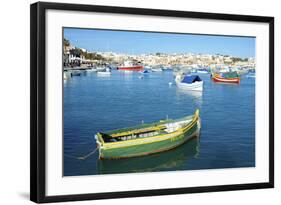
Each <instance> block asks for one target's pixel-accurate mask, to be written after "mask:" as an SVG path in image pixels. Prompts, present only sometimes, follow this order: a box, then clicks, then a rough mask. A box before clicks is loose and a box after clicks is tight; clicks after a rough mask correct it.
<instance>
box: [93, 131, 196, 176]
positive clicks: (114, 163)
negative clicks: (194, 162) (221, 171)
mask: <svg viewBox="0 0 281 205" xmlns="http://www.w3.org/2000/svg"><path fill="white" fill-rule="evenodd" d="M198 155H199V137H195V138H193V139H191V140H189V141H188V142H186V143H185V144H183V145H181V146H179V147H177V148H175V149H173V150H170V151H167V152H162V153H158V154H154V155H149V156H145V157H138V158H129V159H120V160H98V162H97V172H98V173H99V174H113V173H128V172H152V171H169V170H183V167H187V166H188V162H189V160H190V159H192V158H197V157H198ZM184 165H185V166H184Z"/></svg>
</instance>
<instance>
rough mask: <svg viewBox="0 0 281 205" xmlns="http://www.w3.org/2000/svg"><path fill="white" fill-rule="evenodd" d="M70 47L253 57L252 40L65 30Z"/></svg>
mask: <svg viewBox="0 0 281 205" xmlns="http://www.w3.org/2000/svg"><path fill="white" fill-rule="evenodd" d="M64 37H65V38H67V39H68V40H70V42H71V44H72V45H74V46H77V47H80V48H85V49H87V50H89V51H96V52H105V51H112V52H116V53H126V54H149V53H156V52H162V53H204V54H217V53H219V54H223V55H232V56H236V57H241V58H248V57H255V38H253V37H230V36H210V35H191V34H167V33H151V32H132V31H112V30H96V29H72V28H65V29H64Z"/></svg>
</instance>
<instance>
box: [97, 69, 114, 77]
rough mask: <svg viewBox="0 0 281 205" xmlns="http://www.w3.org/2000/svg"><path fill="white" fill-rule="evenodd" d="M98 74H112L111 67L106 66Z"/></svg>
mask: <svg viewBox="0 0 281 205" xmlns="http://www.w3.org/2000/svg"><path fill="white" fill-rule="evenodd" d="M97 74H98V75H100V76H110V75H111V71H110V69H109V68H106V69H105V70H102V71H98V72H97Z"/></svg>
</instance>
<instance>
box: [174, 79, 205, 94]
mask: <svg viewBox="0 0 281 205" xmlns="http://www.w3.org/2000/svg"><path fill="white" fill-rule="evenodd" d="M175 81H176V84H177V86H178V87H179V88H181V89H185V90H194V91H202V90H203V81H202V80H201V78H200V77H199V76H198V75H177V76H176V79H175Z"/></svg>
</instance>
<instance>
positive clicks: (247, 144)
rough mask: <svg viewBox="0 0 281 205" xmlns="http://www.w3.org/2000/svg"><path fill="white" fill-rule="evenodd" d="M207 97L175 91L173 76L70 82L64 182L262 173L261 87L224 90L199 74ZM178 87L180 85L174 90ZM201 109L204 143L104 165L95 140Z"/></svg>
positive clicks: (116, 75) (90, 77) (251, 82)
mask: <svg viewBox="0 0 281 205" xmlns="http://www.w3.org/2000/svg"><path fill="white" fill-rule="evenodd" d="M199 75H200V77H201V78H202V79H203V80H204V90H203V92H202V93H201V94H200V92H187V91H183V90H180V89H179V88H177V87H176V85H175V83H174V77H173V74H172V72H171V71H164V72H161V73H149V74H147V75H144V78H143V79H140V78H139V76H141V74H139V73H136V72H134V73H124V72H119V71H113V72H112V75H111V76H110V77H108V76H107V77H106V76H104V77H101V76H98V75H97V74H96V73H94V72H93V73H90V72H86V73H84V74H82V75H81V76H74V77H72V78H70V79H68V80H65V81H64V136H63V145H64V156H63V159H64V175H65V176H75V175H95V174H112V173H128V172H151V171H172V170H196V169H215V168H238V167H253V166H255V79H254V78H242V79H241V83H240V85H230V84H217V83H213V82H212V81H211V80H210V76H209V74H199ZM169 82H172V83H173V84H172V85H169ZM196 108H199V109H200V115H201V121H202V128H201V135H200V137H199V138H197V139H193V140H191V141H188V142H187V143H185V144H184V145H182V146H180V147H178V148H176V149H174V150H170V151H167V152H163V153H159V154H155V155H150V156H146V157H139V158H131V159H122V160H99V159H98V152H96V153H95V154H93V155H92V156H90V157H89V158H87V159H86V160H78V159H75V158H73V157H71V156H82V155H85V154H87V153H89V152H91V151H92V150H94V149H95V148H96V143H95V139H94V135H95V133H97V132H100V131H106V130H112V129H118V128H123V127H129V126H134V125H138V124H141V123H142V121H144V123H150V122H155V121H159V120H160V119H165V118H166V117H167V116H168V117H169V118H174V119H175V118H181V117H183V116H186V115H191V114H193V113H194V111H195V109H196Z"/></svg>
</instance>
